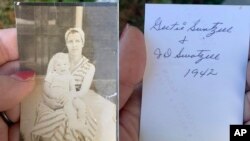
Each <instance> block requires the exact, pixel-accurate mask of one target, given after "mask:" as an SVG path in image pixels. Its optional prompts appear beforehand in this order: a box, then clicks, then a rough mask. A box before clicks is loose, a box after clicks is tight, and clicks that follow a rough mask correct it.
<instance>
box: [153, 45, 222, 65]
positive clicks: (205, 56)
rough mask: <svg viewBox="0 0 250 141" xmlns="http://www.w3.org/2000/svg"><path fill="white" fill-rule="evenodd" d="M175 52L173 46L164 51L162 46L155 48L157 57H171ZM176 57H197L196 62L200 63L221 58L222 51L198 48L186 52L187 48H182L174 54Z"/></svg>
mask: <svg viewBox="0 0 250 141" xmlns="http://www.w3.org/2000/svg"><path fill="white" fill-rule="evenodd" d="M172 54H173V52H172V50H171V48H168V49H167V50H166V51H162V50H161V49H160V48H156V49H155V50H154V55H155V56H156V59H160V58H164V59H166V58H169V57H171V56H172ZM173 58H174V59H189V58H190V59H195V62H194V63H195V64H198V63H200V62H201V61H203V60H215V61H217V60H219V59H220V53H211V50H205V49H201V50H196V52H195V53H185V48H181V50H180V51H178V53H177V54H175V55H173Z"/></svg>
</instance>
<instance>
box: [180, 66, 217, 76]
mask: <svg viewBox="0 0 250 141" xmlns="http://www.w3.org/2000/svg"><path fill="white" fill-rule="evenodd" d="M215 75H218V73H217V72H216V71H215V70H214V69H211V68H207V69H206V70H200V69H188V70H187V72H186V73H185V75H184V77H188V76H191V77H200V78H201V77H206V76H215Z"/></svg>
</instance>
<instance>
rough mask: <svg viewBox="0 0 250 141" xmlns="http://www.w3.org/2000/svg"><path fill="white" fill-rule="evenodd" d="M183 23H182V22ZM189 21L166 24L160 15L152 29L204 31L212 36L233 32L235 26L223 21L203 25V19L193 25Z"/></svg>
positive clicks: (207, 35)
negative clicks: (189, 24) (226, 24)
mask: <svg viewBox="0 0 250 141" xmlns="http://www.w3.org/2000/svg"><path fill="white" fill-rule="evenodd" d="M180 23H182V24H180ZM187 25H188V23H187V22H185V21H184V22H178V21H176V22H173V23H170V24H164V21H163V20H162V19H161V17H158V18H157V19H156V20H155V22H154V25H153V26H152V27H151V28H150V30H155V31H162V30H165V31H186V32H204V33H206V37H211V36H213V35H215V34H217V33H228V34H230V33H232V31H233V28H234V27H233V26H225V25H224V23H223V22H219V21H217V22H212V24H211V25H209V26H202V25H201V19H198V20H196V21H195V22H194V23H193V24H191V26H187Z"/></svg>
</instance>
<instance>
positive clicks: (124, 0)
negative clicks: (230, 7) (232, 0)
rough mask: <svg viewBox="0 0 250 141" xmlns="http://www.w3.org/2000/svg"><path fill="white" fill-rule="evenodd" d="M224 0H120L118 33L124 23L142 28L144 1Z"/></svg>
mask: <svg viewBox="0 0 250 141" xmlns="http://www.w3.org/2000/svg"><path fill="white" fill-rule="evenodd" d="M223 1H224V0H120V21H119V22H120V25H119V30H120V33H121V31H122V29H123V28H124V27H125V25H126V23H129V24H131V25H134V26H137V27H138V28H140V29H141V31H143V29H144V4H145V3H175V4H221V3H222V2H223Z"/></svg>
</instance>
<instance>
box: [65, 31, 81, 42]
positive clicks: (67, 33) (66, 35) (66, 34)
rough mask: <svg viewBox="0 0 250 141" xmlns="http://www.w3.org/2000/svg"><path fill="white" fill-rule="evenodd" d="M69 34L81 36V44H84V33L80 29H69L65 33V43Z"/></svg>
mask: <svg viewBox="0 0 250 141" xmlns="http://www.w3.org/2000/svg"><path fill="white" fill-rule="evenodd" d="M71 33H79V34H80V36H81V39H82V42H83V43H84V41H85V33H84V32H83V30H82V29H81V28H77V27H74V28H69V29H68V30H67V31H66V33H65V41H67V38H68V36H69V34H71Z"/></svg>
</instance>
